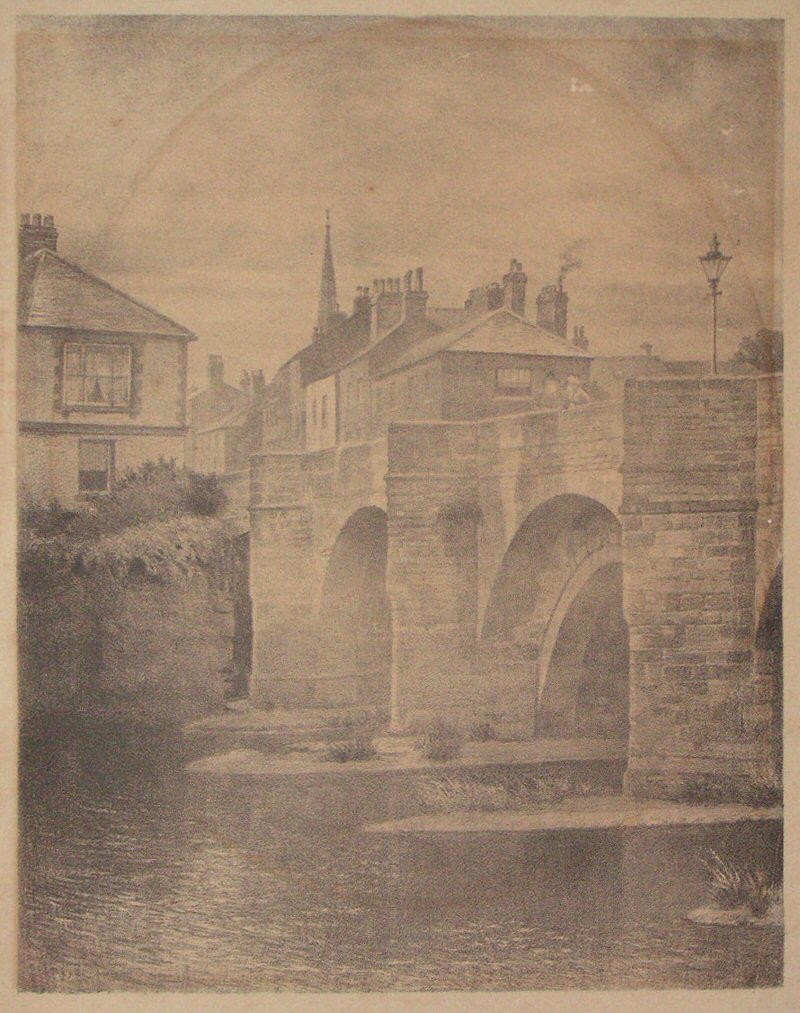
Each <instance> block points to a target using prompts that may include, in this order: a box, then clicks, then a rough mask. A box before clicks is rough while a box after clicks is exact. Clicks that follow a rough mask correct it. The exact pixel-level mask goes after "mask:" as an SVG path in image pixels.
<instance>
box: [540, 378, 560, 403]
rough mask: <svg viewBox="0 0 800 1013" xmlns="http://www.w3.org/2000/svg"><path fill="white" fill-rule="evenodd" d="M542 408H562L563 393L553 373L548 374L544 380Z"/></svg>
mask: <svg viewBox="0 0 800 1013" xmlns="http://www.w3.org/2000/svg"><path fill="white" fill-rule="evenodd" d="M542 407H543V408H563V407H564V392H563V391H562V389H561V384H560V383H559V382H558V378H557V377H556V375H555V373H548V374H547V376H546V377H545V378H544V392H543V393H542Z"/></svg>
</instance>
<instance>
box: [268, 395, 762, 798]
mask: <svg viewBox="0 0 800 1013" xmlns="http://www.w3.org/2000/svg"><path fill="white" fill-rule="evenodd" d="M781 398H782V379H781V377H776V376H772V377H736V378H731V377H713V378H705V379H657V380H652V379H648V380H634V381H629V382H628V385H627V387H626V391H625V397H624V400H623V401H618V402H616V401H608V402H598V403H594V404H590V405H586V406H583V407H580V408H573V409H570V410H568V411H544V412H534V413H526V414H522V415H515V416H505V417H501V418H494V419H486V420H479V421H471V422H420V423H418V422H413V423H412V422H409V423H396V424H392V425H391V426H390V427H389V429H388V432H387V435H386V437H385V438H384V439H381V440H378V441H375V442H372V443H365V444H359V445H346V446H340V447H337V448H335V449H331V450H329V451H322V452H317V453H288V452H287V453H268V454H262V455H259V456H257V457H256V458H254V460H253V464H252V467H251V473H250V567H251V573H250V589H251V596H252V601H253V677H252V683H251V694H252V696H253V698H254V700H255V701H256V702H264V701H266V700H269V701H271V702H273V703H279V704H282V705H287V706H298V707H300V706H302V707H308V706H335V705H338V704H354V703H355V704H364V705H365V706H367V705H368V706H377V707H378V708H384V709H385V710H386V713H387V716H390V717H391V721H392V724H393V726H394V727H395V728H398V729H399V728H403V727H408V726H409V725H411V724H413V723H414V722H415V721H416V720H419V719H424V718H427V717H430V716H432V715H443V716H451V717H453V718H456V719H458V720H459V721H461V722H462V723H464V724H471V723H489V724H491V725H492V726H493V728H494V729H495V730H496V731H497V732H501V733H507V734H510V735H515V736H520V737H534V736H547V737H559V738H564V737H586V736H590V737H595V738H626V739H627V740H628V743H629V760H628V770H627V775H626V787H627V790H629V791H631V792H633V793H638V794H656V795H662V794H682V793H690V792H696V791H697V790H700V789H702V790H705V791H709V790H710V791H714V792H716V793H719V794H723V795H724V794H726V793H733V792H736V791H738V790H739V789H740V787H741V784H742V783H743V782H758V783H761V782H763V781H764V780H765V779H769V778H770V777H773V776H774V774H775V771H776V769H777V768H778V767H779V764H780V750H779V745H778V743H779V742H780V721H781V709H780V699H781V677H780V671H781V669H780V662H781V653H780V637H781V624H780V603H781V573H782V567H781V529H782V482H781V477H782V456H781V448H782V418H781Z"/></svg>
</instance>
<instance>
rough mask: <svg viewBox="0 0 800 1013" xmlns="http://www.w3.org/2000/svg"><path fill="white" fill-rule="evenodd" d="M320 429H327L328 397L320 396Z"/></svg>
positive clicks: (325, 395)
mask: <svg viewBox="0 0 800 1013" xmlns="http://www.w3.org/2000/svg"><path fill="white" fill-rule="evenodd" d="M322 428H323V429H327V428H328V395H327V394H323V395H322Z"/></svg>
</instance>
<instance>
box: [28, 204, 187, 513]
mask: <svg viewBox="0 0 800 1013" xmlns="http://www.w3.org/2000/svg"><path fill="white" fill-rule="evenodd" d="M57 243H58V232H57V230H56V227H55V224H54V222H53V218H52V216H51V215H44V216H42V215H39V214H34V215H30V214H24V215H22V217H21V221H20V228H19V292H18V313H17V321H18V355H17V377H18V381H17V389H18V425H19V452H18V462H19V464H18V467H19V484H20V490H21V494H22V499H23V501H29V502H30V501H32V502H49V501H52V500H58V501H59V502H60V503H61V504H63V505H75V504H78V503H80V502H81V501H83V500H86V499H88V498H91V497H95V496H98V495H102V494H103V493H107V492H108V491H109V490H111V489H112V488H113V484H114V478H115V475H119V474H121V473H122V472H124V471H125V470H126V469H128V468H131V467H136V466H138V465H140V464H141V463H143V462H144V461H150V460H158V459H159V458H164V459H166V460H175V461H176V462H177V463H178V464H183V462H184V440H185V435H186V433H187V418H186V384H187V359H188V345H189V342H190V341H194V340H195V335H194V334H193V333H192V332H191V331H190V330H188V329H187V328H185V327H182V326H181V325H180V324H177V323H175V321H174V320H170V319H169V318H168V317H166V316H164V315H163V314H162V313H158V312H157V311H156V310H154V309H151V308H150V307H149V306H145V305H144V304H143V303H141V302H138V301H137V300H136V299H133V298H132V297H131V296H128V295H126V294H124V293H123V292H120V291H119V290H118V289H116V288H114V286H112V285H109V284H108V283H107V282H105V281H103V280H101V279H100V278H97V277H95V276H94V275H92V274H90V273H88V272H87V271H85V270H83V269H82V268H80V267H78V266H77V265H75V264H72V263H70V262H69V261H68V260H65V259H64V258H63V257H61V256H60V255H59V254H58V251H57Z"/></svg>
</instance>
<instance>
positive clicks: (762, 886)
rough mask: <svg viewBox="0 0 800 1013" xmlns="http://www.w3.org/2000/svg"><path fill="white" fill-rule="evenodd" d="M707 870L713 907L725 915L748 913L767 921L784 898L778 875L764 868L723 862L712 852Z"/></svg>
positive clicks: (706, 863) (720, 857)
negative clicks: (742, 911)
mask: <svg viewBox="0 0 800 1013" xmlns="http://www.w3.org/2000/svg"><path fill="white" fill-rule="evenodd" d="M705 866H706V868H707V869H708V871H709V874H710V876H711V884H710V893H711V900H712V903H713V904H715V905H716V906H717V907H718V908H721V909H722V910H724V911H731V910H733V909H735V908H744V909H746V910H747V911H748V912H749V913H750V914H751V915H752V916H753V917H754V918H763V917H764V916H765V915H766V914H767V913H768V912H769V910H770V908H772V907H773V906H775V905H779V904H780V903H781V901H782V898H783V889H782V887H781V884H780V883H779V882H778V881H777V877H776V876H775V874H774V873H773V872H771V871H769V870H767V869H765V868H763V867H761V866H754V865H748V864H747V863H744V862H735V861H732V860H729V859H725V858H723V857H722V856H721V855H718V854H717V852H716V851H711V857H710V859H708V860H706V862H705Z"/></svg>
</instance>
